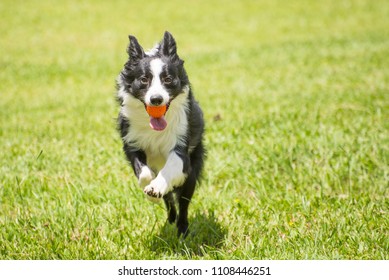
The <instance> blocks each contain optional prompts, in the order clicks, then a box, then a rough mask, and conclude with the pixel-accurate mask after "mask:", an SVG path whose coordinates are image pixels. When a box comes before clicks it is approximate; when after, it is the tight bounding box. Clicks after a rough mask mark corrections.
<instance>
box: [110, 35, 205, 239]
mask: <svg viewBox="0 0 389 280" xmlns="http://www.w3.org/2000/svg"><path fill="white" fill-rule="evenodd" d="M129 39H130V44H129V47H128V50H127V52H128V54H129V60H128V61H127V62H126V64H125V65H124V69H123V70H122V71H121V73H120V75H119V77H118V79H117V88H118V92H117V99H118V101H119V103H120V105H121V109H120V113H119V118H118V125H119V130H120V133H121V137H122V140H123V150H124V152H125V154H126V156H127V159H128V160H129V161H130V163H131V166H132V168H133V169H134V172H135V175H136V176H137V178H138V182H139V185H140V187H141V188H142V189H143V191H144V193H145V194H146V195H147V197H148V198H149V199H150V200H152V201H159V200H160V199H161V198H163V200H164V201H165V204H166V207H167V210H168V221H169V222H170V223H173V222H175V221H176V223H177V228H178V236H180V235H181V234H182V235H183V236H186V235H187V233H188V206H189V203H190V200H191V198H192V195H193V193H194V190H195V185H196V182H197V180H198V179H199V176H200V173H201V170H202V167H203V162H204V153H205V150H204V146H203V132H204V120H203V113H202V111H201V109H200V107H199V105H198V103H197V102H196V101H195V99H194V97H193V94H192V90H191V86H190V83H189V79H188V76H187V74H186V71H185V69H184V61H183V60H181V59H180V58H179V56H178V55H177V47H176V42H175V40H174V38H173V36H172V35H171V34H170V33H169V32H165V34H164V38H163V40H162V41H161V42H160V43H159V44H157V45H156V46H155V47H154V48H153V49H152V50H150V51H148V52H145V51H144V50H143V48H142V47H141V46H140V45H139V43H138V41H137V39H136V38H135V37H134V36H129ZM165 105H166V106H167V111H166V113H165V115H163V116H162V117H157V118H156V117H150V116H149V115H148V113H147V112H146V109H145V108H146V106H165ZM176 204H178V207H179V211H178V215H177V211H176Z"/></svg>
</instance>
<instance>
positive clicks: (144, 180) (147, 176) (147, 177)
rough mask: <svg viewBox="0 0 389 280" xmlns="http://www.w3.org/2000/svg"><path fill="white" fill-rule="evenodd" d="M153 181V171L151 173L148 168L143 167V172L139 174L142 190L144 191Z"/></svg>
mask: <svg viewBox="0 0 389 280" xmlns="http://www.w3.org/2000/svg"><path fill="white" fill-rule="evenodd" d="M153 179H154V173H153V171H151V169H150V168H148V167H147V166H143V167H142V171H141V173H140V174H139V179H138V183H139V186H140V187H141V188H142V189H144V188H145V187H146V186H147V185H149V184H150V182H151V180H153Z"/></svg>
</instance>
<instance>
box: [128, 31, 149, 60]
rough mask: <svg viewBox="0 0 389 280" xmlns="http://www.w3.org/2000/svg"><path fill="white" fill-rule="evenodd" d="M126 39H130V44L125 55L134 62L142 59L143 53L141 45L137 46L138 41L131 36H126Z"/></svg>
mask: <svg viewBox="0 0 389 280" xmlns="http://www.w3.org/2000/svg"><path fill="white" fill-rule="evenodd" d="M128 38H129V39H130V44H129V46H128V48H127V53H128V54H129V55H130V58H131V59H132V60H135V61H137V60H141V59H142V58H144V57H145V52H144V51H143V48H142V47H141V45H139V43H138V40H137V39H136V38H135V37H134V36H132V35H130V36H128Z"/></svg>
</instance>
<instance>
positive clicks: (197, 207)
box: [0, 0, 389, 259]
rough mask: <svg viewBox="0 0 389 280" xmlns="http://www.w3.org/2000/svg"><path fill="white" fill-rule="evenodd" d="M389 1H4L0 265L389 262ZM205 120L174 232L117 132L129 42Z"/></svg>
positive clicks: (0, 12)
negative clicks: (155, 50) (182, 80)
mask: <svg viewBox="0 0 389 280" xmlns="http://www.w3.org/2000/svg"><path fill="white" fill-rule="evenodd" d="M388 14H389V4H388V2H387V1H383V0H379V1H368V0H348V1H347V0H341V1H339V0H338V1H332V0H331V1H325V2H322V1H308V0H305V1H303V0H301V1H298V0H291V1H281V0H278V1H265V0H262V1H250V0H244V1H203V0H196V1H185V2H183V1H165V2H163V3H162V2H160V1H148V2H144V1H87V0H85V1H61V2H58V1H8V0H5V1H1V3H0V34H1V36H0V53H1V55H0V69H1V71H0V150H1V156H0V258H1V259H388V257H389V255H388V252H389V241H388V240H389V236H388V235H389V234H388V228H389V222H388V210H389V209H388V208H389V202H388V198H389V191H388V148H389V147H388V132H389V131H388V109H389V108H388V107H389V106H388V105H389V102H388V101H389V98H388V89H389V61H388V57H389V31H388V28H387V27H388V26H389V19H388ZM165 30H168V31H170V32H171V33H173V35H174V36H175V38H176V40H177V43H178V52H179V54H180V56H181V57H182V58H183V59H184V60H185V65H186V69H187V71H188V74H189V76H190V80H191V82H192V84H193V88H194V92H195V96H196V98H197V99H198V100H199V102H200V104H201V106H202V108H203V110H204V113H205V117H206V123H207V134H206V144H207V148H208V151H209V152H208V160H207V162H206V168H205V172H204V179H203V181H202V183H201V185H200V186H199V187H198V190H197V192H196V194H195V196H194V198H193V201H192V203H191V206H190V216H189V219H190V222H191V232H192V234H191V236H189V237H188V238H187V239H186V240H184V241H182V240H181V241H179V240H177V239H176V237H175V228H174V227H173V226H170V225H167V224H166V223H165V219H166V218H165V215H166V214H165V210H164V209H163V208H164V207H163V205H154V204H150V203H149V202H148V201H147V200H146V199H144V197H143V194H142V192H141V191H140V190H139V188H138V187H137V185H136V180H135V178H134V176H133V174H132V170H131V169H130V168H129V166H128V164H127V163H126V161H125V159H124V156H123V154H122V151H121V141H120V138H119V135H118V133H117V132H116V130H115V126H116V124H115V118H116V116H117V113H118V106H117V104H116V103H115V99H114V95H115V78H116V76H117V74H118V73H119V71H120V70H121V68H122V66H123V64H124V63H125V60H126V59H127V54H126V52H125V49H126V47H127V44H128V35H129V34H133V35H135V36H136V37H137V38H138V40H139V41H140V43H141V44H142V45H143V46H144V47H145V48H146V49H147V48H151V47H152V46H153V45H154V44H155V43H156V42H158V41H159V40H160V39H161V38H162V35H163V32H164V31H165Z"/></svg>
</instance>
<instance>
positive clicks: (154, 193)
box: [143, 176, 169, 200]
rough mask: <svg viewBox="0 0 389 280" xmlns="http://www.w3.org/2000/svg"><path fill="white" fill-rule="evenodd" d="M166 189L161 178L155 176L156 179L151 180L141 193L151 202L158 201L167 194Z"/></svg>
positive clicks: (167, 189)
mask: <svg viewBox="0 0 389 280" xmlns="http://www.w3.org/2000/svg"><path fill="white" fill-rule="evenodd" d="M168 187H169V186H168V184H167V182H166V180H165V179H164V178H163V177H162V176H157V178H155V179H154V180H152V181H151V182H150V184H149V185H148V186H146V187H145V188H144V190H143V192H144V193H145V194H147V196H148V198H151V200H155V199H157V200H159V199H161V198H162V197H163V196H164V195H165V194H167V193H168V192H169V188H168Z"/></svg>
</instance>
